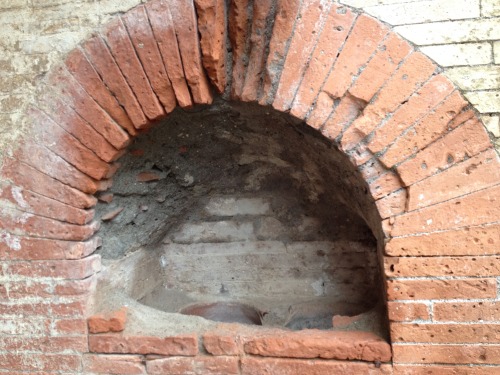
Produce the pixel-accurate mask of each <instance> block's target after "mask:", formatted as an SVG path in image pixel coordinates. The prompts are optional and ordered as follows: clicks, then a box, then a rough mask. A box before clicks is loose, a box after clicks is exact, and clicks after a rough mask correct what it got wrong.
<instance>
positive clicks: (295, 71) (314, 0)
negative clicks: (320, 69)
mask: <svg viewBox="0 0 500 375" xmlns="http://www.w3.org/2000/svg"><path fill="white" fill-rule="evenodd" d="M331 6H332V4H330V3H328V5H326V4H323V3H322V2H321V1H320V0H304V1H303V2H302V5H301V12H302V13H301V14H302V17H300V19H299V20H298V21H297V23H296V25H295V30H294V34H293V36H292V39H291V41H290V46H289V48H288V52H287V55H286V58H285V63H284V66H283V71H282V72H281V77H280V80H279V83H278V89H277V91H276V95H275V98H274V101H273V104H272V105H273V107H274V108H275V109H277V110H279V111H287V110H289V109H290V108H291V107H292V104H293V101H294V99H295V95H296V93H297V91H298V89H299V87H300V84H301V82H302V78H303V75H304V73H305V71H306V68H307V66H308V64H309V61H310V59H311V57H312V56H313V52H314V48H315V47H316V44H317V43H318V39H319V36H320V34H321V32H322V30H323V27H324V26H325V23H326V20H327V17H328V12H329V10H330V7H331Z"/></svg>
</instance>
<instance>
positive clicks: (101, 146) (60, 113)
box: [39, 94, 124, 163]
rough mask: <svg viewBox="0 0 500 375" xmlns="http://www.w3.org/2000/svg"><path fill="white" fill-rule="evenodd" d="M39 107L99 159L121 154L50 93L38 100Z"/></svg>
mask: <svg viewBox="0 0 500 375" xmlns="http://www.w3.org/2000/svg"><path fill="white" fill-rule="evenodd" d="M39 109H40V110H42V111H43V112H45V114H46V115H47V116H48V117H49V118H50V119H51V120H52V121H54V122H55V123H57V124H58V125H59V126H60V127H61V128H63V129H64V130H66V131H67V132H68V133H69V134H71V135H72V136H73V137H75V138H76V139H77V140H78V141H79V142H80V143H81V144H83V145H84V146H85V147H87V148H88V149H89V150H91V151H92V152H94V153H95V154H96V155H97V156H98V157H99V158H100V159H101V160H103V161H105V162H107V163H110V162H112V161H114V160H116V159H118V158H119V157H120V156H122V154H123V152H124V150H118V149H116V148H115V147H114V146H113V145H112V144H111V143H109V142H108V141H107V140H106V139H105V138H104V137H103V136H102V135H101V134H100V133H98V132H97V131H96V130H95V129H94V128H93V127H92V126H91V125H90V124H89V123H88V122H87V121H85V120H84V119H83V118H81V117H80V115H79V114H78V113H76V111H75V110H74V109H73V108H71V107H69V106H68V105H66V104H65V103H64V102H63V101H62V100H61V99H59V98H56V97H54V96H52V95H50V94H48V95H44V96H43V97H42V98H40V100H39Z"/></svg>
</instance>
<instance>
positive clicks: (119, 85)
mask: <svg viewBox="0 0 500 375" xmlns="http://www.w3.org/2000/svg"><path fill="white" fill-rule="evenodd" d="M83 49H84V51H85V53H86V55H87V57H88V59H89V61H90V62H91V63H92V65H93V66H94V68H95V70H96V71H97V72H98V73H99V76H100V77H101V78H102V80H103V82H104V83H105V84H106V86H107V87H108V88H109V90H110V91H111V92H112V93H113V95H114V96H115V97H116V99H117V100H118V103H119V104H120V105H121V106H123V108H124V109H125V111H126V112H127V115H128V117H129V118H130V120H131V121H132V123H133V124H134V126H135V128H137V129H142V128H145V127H147V126H148V125H149V121H148V119H147V118H146V115H145V114H144V112H143V111H142V108H141V106H140V104H139V102H138V101H137V99H136V97H135V95H134V93H133V92H132V89H131V88H130V87H129V85H128V83H127V81H125V78H124V77H123V75H122V73H121V71H120V68H118V65H116V62H115V60H114V59H113V56H112V55H111V52H110V51H109V49H108V47H106V44H105V43H104V42H103V40H102V39H101V38H100V37H98V36H95V37H92V38H90V39H89V40H87V41H86V42H85V44H84V45H83Z"/></svg>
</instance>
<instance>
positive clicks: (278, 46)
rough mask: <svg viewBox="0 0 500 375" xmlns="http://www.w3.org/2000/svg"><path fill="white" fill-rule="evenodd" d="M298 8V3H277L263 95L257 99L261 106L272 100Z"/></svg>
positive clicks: (285, 0)
mask: <svg viewBox="0 0 500 375" xmlns="http://www.w3.org/2000/svg"><path fill="white" fill-rule="evenodd" d="M299 7H300V1H289V0H278V1H277V4H276V16H275V19H274V25H273V32H272V35H271V41H270V42H269V53H268V55H267V62H266V70H265V74H264V87H263V94H262V96H261V98H260V99H259V103H260V104H261V105H270V104H271V103H272V102H273V100H274V95H275V93H276V87H277V85H278V82H279V80H280V77H281V72H282V70H283V64H284V63H285V57H286V54H287V48H288V45H289V41H290V39H291V37H292V33H293V29H294V26H295V22H296V20H297V16H298V13H299Z"/></svg>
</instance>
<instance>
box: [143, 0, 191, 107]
mask: <svg viewBox="0 0 500 375" xmlns="http://www.w3.org/2000/svg"><path fill="white" fill-rule="evenodd" d="M145 7H146V11H147V13H148V17H149V21H150V23H151V28H152V29H153V34H154V36H155V39H156V42H157V43H158V47H159V49H160V53H161V55H162V58H163V63H164V65H165V68H166V70H167V75H168V78H170V82H171V83H172V86H173V88H174V92H175V96H176V98H177V102H178V103H179V105H180V106H181V107H191V106H192V105H193V102H192V100H191V94H190V93H189V89H188V86H187V82H186V77H185V76H184V70H183V67H182V60H181V55H180V51H179V45H178V44H177V37H176V36H175V29H174V23H173V21H172V15H171V13H170V9H169V6H168V2H166V1H161V0H154V1H150V2H148V3H146V4H145Z"/></svg>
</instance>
